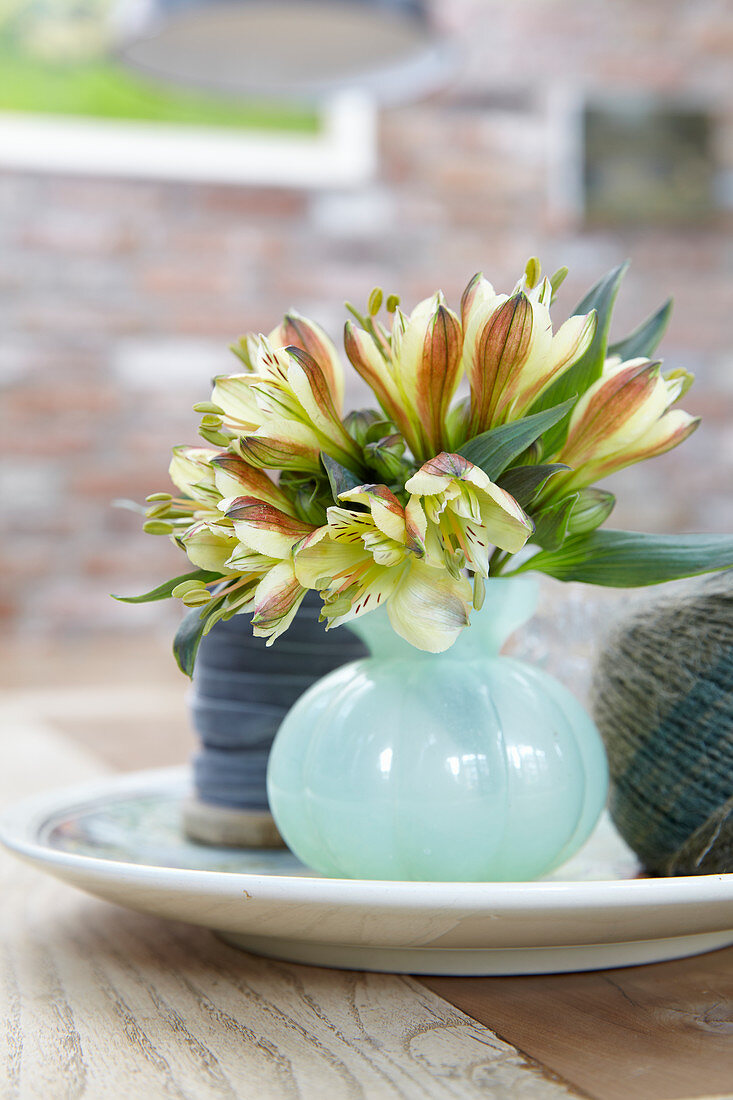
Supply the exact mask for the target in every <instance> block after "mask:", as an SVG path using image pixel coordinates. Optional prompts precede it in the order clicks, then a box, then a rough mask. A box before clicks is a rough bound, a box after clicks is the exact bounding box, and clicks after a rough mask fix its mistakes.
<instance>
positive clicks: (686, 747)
mask: <svg viewBox="0 0 733 1100" xmlns="http://www.w3.org/2000/svg"><path fill="white" fill-rule="evenodd" d="M593 710H594V716H595V720H596V722H597V724H598V728H599V730H600V732H601V735H602V737H603V739H604V741H605V743H606V749H607V751H608V757H609V764H610V769H611V801H610V810H611V815H612V817H613V820H614V822H615V824H616V827H617V828H618V830H619V832H620V833H621V835H622V836H623V837H624V839H625V840H626V842H627V843H628V844H629V845H630V847H631V848H633V850H634V851H635V852H636V853H637V855H638V856H639V858H640V859H641V861H642V862H643V864H644V866H645V867H646V869H647V870H648V871H650V872H651V873H652V874H656V875H698V874H715V873H720V872H730V871H733V570H728V571H727V572H725V573H721V574H719V575H717V576H715V577H710V578H706V579H705V580H704V581H702V582H699V581H698V582H695V583H694V584H692V585H690V586H689V587H688V588H686V589H685V591H684V592H681V593H677V594H675V595H674V596H669V597H667V598H665V599H662V600H659V601H658V602H656V603H654V604H651V605H646V606H645V607H643V608H641V609H639V610H638V611H636V612H635V613H633V614H632V615H631V616H630V617H628V618H627V619H625V620H624V621H623V622H622V623H621V624H620V625H619V626H618V627H616V629H615V630H614V631H613V633H612V635H611V637H610V638H609V640H608V642H607V644H606V646H605V649H604V651H603V653H602V655H601V657H600V659H599V661H598V664H597V668H596V674H595V679H594V701H593Z"/></svg>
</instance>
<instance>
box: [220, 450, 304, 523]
mask: <svg viewBox="0 0 733 1100" xmlns="http://www.w3.org/2000/svg"><path fill="white" fill-rule="evenodd" d="M211 465H212V466H213V468H214V482H215V484H216V488H217V489H218V491H219V492H220V493H221V495H222V497H240V496H247V497H258V498H259V499H260V500H266V501H267V502H268V504H274V506H275V507H276V508H280V509H281V510H282V511H283V512H287V513H288V514H290V515H293V506H292V504H291V502H290V501H289V500H288V498H287V497H286V496H285V493H284V492H283V491H282V489H280V488H278V486H277V485H275V483H274V482H273V480H272V478H269V477H268V476H267V474H265V473H263V472H262V470H259V469H257V468H256V467H255V466H250V465H249V463H248V462H245V461H244V459H242V458H240V457H239V455H235V454H231V453H229V452H224V453H222V454H216V455H214V457H213V458H212V459H211Z"/></svg>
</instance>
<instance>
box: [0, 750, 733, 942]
mask: <svg viewBox="0 0 733 1100" xmlns="http://www.w3.org/2000/svg"><path fill="white" fill-rule="evenodd" d="M189 777H190V769H189V767H188V766H186V765H177V766H172V767H165V768H152V769H145V770H143V771H136V772H125V773H121V774H119V773H115V774H111V775H110V774H108V775H105V776H103V777H99V778H97V779H94V780H91V781H86V782H83V783H79V784H73V785H71V786H64V787H62V788H57V789H54V790H52V791H45V792H43V793H41V794H35V795H32V796H30V797H26V798H24V799H22V800H20V801H18V802H15V803H13V804H11V805H10V806H8V807H7V808H6V809H5V810H4V811H3V813H2V814H1V815H0V843H1V844H2V845H4V847H5V848H7V849H8V850H9V851H11V852H13V853H14V854H15V855H17V856H20V857H21V858H23V859H25V860H26V861H28V862H30V863H32V864H35V865H38V864H40V865H42V866H43V867H44V868H45V869H47V870H49V871H51V872H53V870H54V868H56V869H58V870H59V871H61V870H62V869H63V870H66V871H73V872H75V874H76V877H77V878H83V879H89V878H100V877H101V878H105V879H108V880H110V879H111V880H116V879H122V878H123V879H125V880H126V881H127V882H130V883H132V882H134V883H135V884H137V885H138V886H141V887H151V886H153V887H157V888H158V889H165V888H174V887H176V888H178V889H183V890H190V889H192V888H195V889H196V890H197V891H198V892H199V893H200V894H219V895H221V894H222V893H224V894H227V895H231V896H233V897H234V896H237V897H240V896H241V895H242V893H246V894H250V892H254V891H256V894H257V897H258V899H260V900H262V901H266V900H273V901H276V900H282V899H284V898H285V897H287V900H288V901H290V902H293V901H300V902H309V903H313V904H327V905H328V904H334V903H338V904H339V905H341V906H346V907H349V908H351V907H352V906H353V907H363V906H365V905H366V906H369V907H370V908H371V909H372V910H376V911H384V912H389V911H399V910H403V909H424V908H425V907H426V906H430V907H431V908H438V909H440V910H441V911H443V912H451V911H456V912H458V911H460V912H465V911H466V910H474V911H477V910H486V909H488V908H491V910H493V911H494V912H496V913H497V915H498V912H500V911H508V910H511V911H513V912H517V911H525V910H526V911H531V912H532V914H534V915H537V914H538V912H541V911H542V910H546V911H547V912H548V913H549V912H552V911H553V910H556V909H558V908H563V909H564V908H567V906H568V904H569V903H570V902H572V904H573V906H574V907H575V906H583V907H584V908H587V909H590V910H600V909H609V908H610V909H613V908H615V907H618V908H623V909H626V910H628V909H629V907H631V908H636V907H639V908H647V906H649V905H651V904H654V905H658V906H663V907H667V906H679V905H695V906H697V905H701V904H702V905H704V904H706V903H721V902H725V901H726V900H728V901H730V902H731V904H732V905H733V873H718V874H713V875H685V876H674V877H670V878H638V879H598V880H592V881H583V880H552V881H547V880H541V881H534V882H521V881H519V882H517V881H510V882H430V881H405V880H390V879H349V878H325V877H316V876H306V875H297V874H296V875H293V874H289V875H277V874H274V875H273V874H262V873H259V872H256V871H220V870H208V869H206V868H185V867H166V866H160V865H154V864H147V863H131V862H126V861H124V860H115V859H104V858H99V857H96V856H89V855H85V854H83V853H78V852H64V851H61V850H59V849H55V848H52V847H51V846H50V845H49V844H48V843H44V841H43V838H42V831H43V829H44V828H46V827H47V826H48V824H49V823H50V821H51V820H52V819H53V818H54V817H58V816H59V815H61V814H63V813H67V814H68V813H71V812H73V811H74V810H81V809H82V808H83V806H84V804H85V803H91V802H94V801H97V800H99V799H100V798H109V797H110V796H115V797H125V796H126V795H127V796H134V795H135V794H144V793H149V792H151V791H153V790H155V789H159V788H160V787H161V786H166V785H168V786H173V784H175V786H176V788H177V789H179V790H185V789H186V787H187V786H189V787H190V779H189ZM163 880H164V881H163ZM731 915H732V917H733V910H732V914H731ZM731 924H732V925H733V920H732V921H731Z"/></svg>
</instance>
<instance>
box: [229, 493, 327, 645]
mask: <svg viewBox="0 0 733 1100" xmlns="http://www.w3.org/2000/svg"><path fill="white" fill-rule="evenodd" d="M220 507H221V510H222V511H223V512H224V513H225V515H226V516H227V519H229V520H230V521H231V522H232V523H233V525H234V531H235V534H236V537H237V539H238V540H239V542H240V543H241V544H242V545H243V547H244V550H242V548H241V547H240V549H238V550H236V551H235V552H234V553H233V554H232V557H231V558H230V561H229V564H230V565H235V564H236V565H239V566H242V565H245V566H248V567H249V568H250V569H252V568H259V567H262V572H263V574H264V575H263V577H262V580H261V581H260V582H259V584H258V586H257V589H256V590H255V592H254V596H253V601H252V610H253V611H254V615H253V616H252V629H253V632H254V634H255V636H256V637H259V638H267V644H268V645H272V643H273V642H274V641H275V639H276V638H278V637H279V636H280V635H281V634H282V633H283V632H284V631H285V630H287V628H288V627H289V626H290V624H291V622H292V621H293V618H294V617H295V613H296V612H297V610H298V608H299V607H300V605H301V603H302V601H303V597H304V596H305V593H306V586H303V585H302V584H301V583H300V582H299V580H298V579H297V578H296V576H295V572H294V569H293V560H292V550H293V547H294V546H295V545H296V544H297V543H300V542H302V541H303V539H305V538H307V537H308V536H309V535H312V534H313V532H314V531H315V530H316V528H315V527H314V526H313V524H310V523H304V522H303V521H302V520H299V519H296V518H295V517H294V516H293V515H291V514H289V513H287V512H284V511H282V510H281V509H280V508H277V507H275V506H274V505H272V504H270V503H268V502H267V501H265V500H260V499H258V498H257V497H254V496H244V497H237V498H235V499H234V500H229V501H226V500H225V501H222V503H221V505H220Z"/></svg>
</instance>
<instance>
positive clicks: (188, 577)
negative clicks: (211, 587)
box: [112, 569, 221, 603]
mask: <svg viewBox="0 0 733 1100" xmlns="http://www.w3.org/2000/svg"><path fill="white" fill-rule="evenodd" d="M220 577H221V574H220V573H210V572H209V571H208V570H206V569H194V571H193V572H192V573H182V574H181V576H180V577H173V579H172V580H170V581H166V582H165V584H161V585H158V587H157V588H153V589H152V590H151V591H150V592H144V593H143V594H142V596H115V595H114V593H113V594H112V599H113V600H119V601H120V603H152V602H153V601H154V600H167V599H168V598H169V596H171V595H172V593H173V589H174V588H175V587H176V586H177V585H179V584H182V583H183V581H203V583H204V584H208V583H209V581H216V580H219V578H220Z"/></svg>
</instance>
